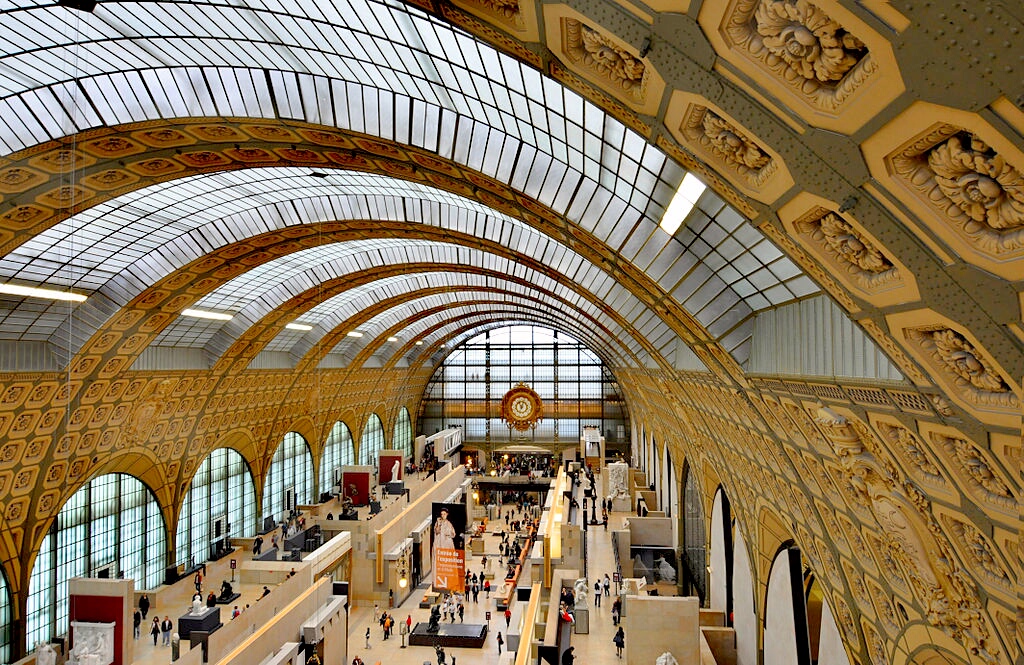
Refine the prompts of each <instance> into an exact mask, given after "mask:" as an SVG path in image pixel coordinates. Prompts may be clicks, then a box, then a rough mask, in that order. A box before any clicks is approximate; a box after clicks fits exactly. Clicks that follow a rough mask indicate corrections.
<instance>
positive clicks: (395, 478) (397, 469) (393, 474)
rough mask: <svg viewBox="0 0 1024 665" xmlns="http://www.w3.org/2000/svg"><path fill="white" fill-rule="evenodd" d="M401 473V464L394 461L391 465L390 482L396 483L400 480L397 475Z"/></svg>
mask: <svg viewBox="0 0 1024 665" xmlns="http://www.w3.org/2000/svg"><path fill="white" fill-rule="evenodd" d="M401 472H402V462H401V461H399V460H395V463H394V464H392V465H391V482H393V483H397V482H398V481H399V480H400V478H399V475H398V474H400V473H401Z"/></svg>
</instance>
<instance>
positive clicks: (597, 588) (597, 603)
mask: <svg viewBox="0 0 1024 665" xmlns="http://www.w3.org/2000/svg"><path fill="white" fill-rule="evenodd" d="M594 607H601V580H596V581H595V582H594Z"/></svg>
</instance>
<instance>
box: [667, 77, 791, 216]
mask: <svg viewBox="0 0 1024 665" xmlns="http://www.w3.org/2000/svg"><path fill="white" fill-rule="evenodd" d="M665 126H666V127H667V128H668V130H669V132H670V133H671V134H672V137H673V138H675V140H676V141H678V142H679V143H680V144H682V145H683V146H685V147H686V149H687V150H689V151H690V152H692V153H693V154H695V155H696V156H697V157H698V158H700V159H703V160H704V161H706V162H707V163H708V164H709V165H711V166H713V167H714V168H715V169H716V170H717V171H718V172H719V173H720V174H722V175H723V176H725V177H726V178H727V179H728V180H729V181H730V182H731V183H732V184H733V185H735V186H736V188H737V189H739V190H740V191H741V192H743V193H744V194H746V195H747V196H750V197H751V198H754V199H756V200H758V201H761V202H762V203H767V204H771V203H773V202H774V201H775V200H776V199H778V198H779V197H780V196H782V194H784V193H785V192H786V191H787V190H788V189H789V188H790V187H792V186H793V176H792V175H790V173H789V169H787V168H786V165H785V164H784V163H783V161H782V158H781V157H780V156H779V154H778V153H777V152H775V151H774V150H772V149H771V148H769V147H768V146H767V144H765V143H764V142H763V141H761V140H760V139H759V138H757V136H755V135H754V134H753V133H752V132H750V131H749V130H747V129H746V128H745V127H743V125H742V124H741V123H739V122H737V121H736V120H735V119H734V118H733V117H732V116H730V115H729V114H728V113H726V112H725V111H723V110H722V109H721V108H719V107H718V106H716V105H714V104H712V103H711V102H710V101H708V100H707V99H705V98H703V97H701V96H700V95H696V94H694V93H690V92H684V91H681V90H677V91H676V92H674V93H673V94H672V97H671V98H670V99H669V104H668V109H667V110H666V111H665Z"/></svg>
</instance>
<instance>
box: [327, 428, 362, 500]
mask: <svg viewBox="0 0 1024 665" xmlns="http://www.w3.org/2000/svg"><path fill="white" fill-rule="evenodd" d="M355 463H356V451H355V443H354V442H353V441H352V432H351V431H350V430H349V428H348V425H346V424H345V423H343V422H341V421H340V420H339V421H338V422H336V423H334V426H333V427H331V432H330V434H328V435H327V443H325V444H324V452H323V455H322V456H321V457H320V493H321V494H323V493H324V492H330V491H332V489H331V488H333V487H334V486H335V485H340V484H341V467H343V466H349V465H351V464H355Z"/></svg>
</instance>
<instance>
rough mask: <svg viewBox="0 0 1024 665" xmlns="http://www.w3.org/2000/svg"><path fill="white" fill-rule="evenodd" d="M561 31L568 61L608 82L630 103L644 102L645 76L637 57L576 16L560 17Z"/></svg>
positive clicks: (645, 73)
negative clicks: (574, 17) (573, 17)
mask: <svg viewBox="0 0 1024 665" xmlns="http://www.w3.org/2000/svg"><path fill="white" fill-rule="evenodd" d="M562 34H563V39H564V42H563V43H564V46H563V48H564V50H565V54H566V55H567V56H568V57H569V60H570V61H571V62H573V63H575V64H576V65H577V66H579V67H580V68H582V69H584V70H586V71H589V72H591V73H592V74H593V75H594V76H596V77H598V78H601V79H604V80H606V81H607V82H609V83H611V84H612V86H614V87H615V88H616V89H617V90H618V91H619V92H620V94H621V95H623V96H625V97H626V98H627V99H629V100H631V101H632V102H633V103H636V104H643V103H644V101H645V98H646V95H647V79H648V76H647V67H646V65H644V63H643V62H642V61H641V60H640V59H639V58H637V57H636V56H634V55H633V54H632V53H630V52H629V51H627V50H626V49H625V48H623V47H621V46H619V45H618V44H617V43H616V42H615V41H614V40H613V39H611V38H609V37H607V36H605V35H603V34H601V33H600V32H599V31H597V30H595V29H594V28H592V27H590V26H588V25H586V24H584V23H582V22H580V21H578V20H576V19H572V18H563V19H562Z"/></svg>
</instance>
